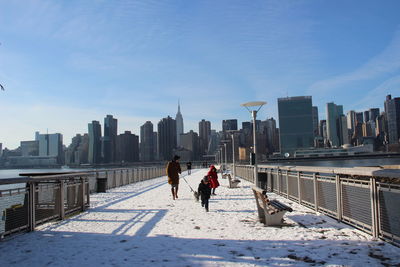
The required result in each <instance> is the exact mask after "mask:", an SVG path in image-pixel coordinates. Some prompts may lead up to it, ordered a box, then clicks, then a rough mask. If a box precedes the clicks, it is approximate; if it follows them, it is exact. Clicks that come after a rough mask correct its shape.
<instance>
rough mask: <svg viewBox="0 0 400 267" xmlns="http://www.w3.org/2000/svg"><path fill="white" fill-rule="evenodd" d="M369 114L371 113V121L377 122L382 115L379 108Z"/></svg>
mask: <svg viewBox="0 0 400 267" xmlns="http://www.w3.org/2000/svg"><path fill="white" fill-rule="evenodd" d="M368 112H369V119H370V120H371V121H374V122H376V118H377V117H378V116H379V113H380V111H379V108H370V109H369V111H368Z"/></svg>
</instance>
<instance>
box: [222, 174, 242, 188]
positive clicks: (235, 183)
mask: <svg viewBox="0 0 400 267" xmlns="http://www.w3.org/2000/svg"><path fill="white" fill-rule="evenodd" d="M225 175H226V177H227V178H228V182H229V188H238V187H239V186H238V185H239V183H240V180H239V179H232V176H231V175H230V174H229V173H228V174H225Z"/></svg>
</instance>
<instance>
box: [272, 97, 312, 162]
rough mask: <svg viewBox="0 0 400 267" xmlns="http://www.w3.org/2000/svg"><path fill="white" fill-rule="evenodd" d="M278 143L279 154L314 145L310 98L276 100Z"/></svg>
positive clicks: (290, 152) (291, 152) (290, 153)
mask: <svg viewBox="0 0 400 267" xmlns="http://www.w3.org/2000/svg"><path fill="white" fill-rule="evenodd" d="M278 113H279V130H280V131H279V142H280V151H281V154H283V155H284V154H286V153H289V155H290V156H292V155H293V154H294V151H296V150H298V149H303V148H311V147H313V145H314V129H313V116H312V98H311V96H296V97H286V98H278Z"/></svg>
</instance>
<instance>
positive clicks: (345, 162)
mask: <svg viewBox="0 0 400 267" xmlns="http://www.w3.org/2000/svg"><path fill="white" fill-rule="evenodd" d="M265 164H266V165H279V166H284V165H290V166H295V165H297V166H319V167H356V166H382V165H400V157H398V158H377V159H340V160H332V159H330V160H299V161H276V162H270V163H260V165H265ZM85 170H91V169H71V168H68V167H62V168H60V169H10V170H0V179H4V178H16V177H19V174H20V173H40V172H69V171H85Z"/></svg>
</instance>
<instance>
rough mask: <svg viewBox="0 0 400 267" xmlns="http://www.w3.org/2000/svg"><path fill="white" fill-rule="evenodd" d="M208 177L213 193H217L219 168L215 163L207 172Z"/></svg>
mask: <svg viewBox="0 0 400 267" xmlns="http://www.w3.org/2000/svg"><path fill="white" fill-rule="evenodd" d="M207 176H208V179H209V181H210V187H211V188H212V195H215V188H217V187H218V186H219V182H218V174H217V169H216V168H215V166H214V165H211V166H210V170H209V171H208V173H207Z"/></svg>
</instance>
